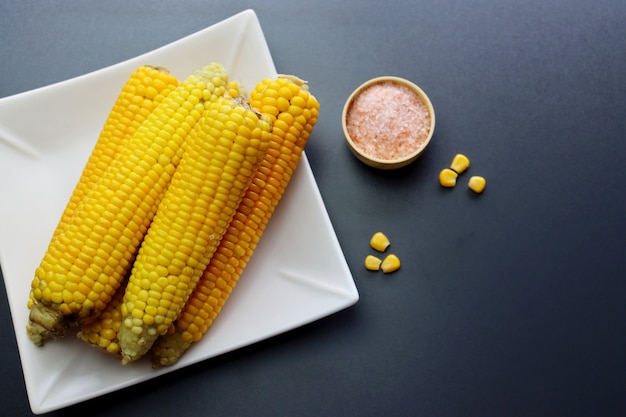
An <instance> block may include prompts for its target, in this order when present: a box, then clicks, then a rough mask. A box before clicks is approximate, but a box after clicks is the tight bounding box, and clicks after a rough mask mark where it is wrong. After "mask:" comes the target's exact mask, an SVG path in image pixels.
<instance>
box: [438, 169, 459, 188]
mask: <svg viewBox="0 0 626 417" xmlns="http://www.w3.org/2000/svg"><path fill="white" fill-rule="evenodd" d="M458 176H459V174H457V173H456V172H454V171H453V170H451V169H449V168H444V169H442V170H441V172H440V173H439V184H441V186H442V187H447V188H452V187H454V186H455V185H456V179H457V177H458Z"/></svg>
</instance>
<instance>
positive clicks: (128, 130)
mask: <svg viewBox="0 0 626 417" xmlns="http://www.w3.org/2000/svg"><path fill="white" fill-rule="evenodd" d="M177 86H178V80H177V79H176V77H174V76H173V75H171V74H170V73H169V72H168V71H167V70H166V69H165V68H160V67H152V66H147V65H146V66H141V67H139V68H137V69H136V70H135V71H134V72H133V73H132V74H131V76H130V77H129V79H128V80H127V81H126V84H125V85H124V87H123V88H122V91H121V92H120V94H119V96H118V97H117V100H116V101H115V104H114V105H113V108H112V109H111V112H110V113H109V116H108V117H107V120H106V122H105V124H104V126H103V128H102V131H101V132H100V136H99V138H98V141H97V142H96V145H95V147H94V148H93V150H92V152H91V154H90V156H89V159H88V160H87V163H86V165H85V167H84V168H83V172H82V175H81V177H80V180H79V181H78V183H77V184H76V187H75V188H74V191H73V193H72V196H71V197H70V200H69V201H68V203H67V205H66V207H65V210H64V211H63V215H62V216H61V220H60V221H59V224H58V225H57V228H56V229H55V231H54V234H53V235H52V240H54V239H56V238H57V237H58V236H59V235H60V234H61V233H62V232H63V231H64V230H65V229H66V228H67V226H68V224H69V223H70V222H71V219H72V217H73V215H74V212H75V211H76V209H77V207H78V205H79V204H80V203H81V202H82V201H83V198H84V197H85V196H86V195H87V193H88V192H89V190H90V189H91V188H93V186H94V185H95V184H96V182H97V181H98V179H100V177H102V174H103V173H104V171H105V170H106V169H107V168H108V166H109V165H111V162H112V161H113V159H114V158H115V155H117V153H118V152H119V150H120V149H121V148H122V147H124V146H125V144H126V142H127V140H128V138H129V137H130V136H132V135H133V133H135V131H136V130H137V128H138V127H139V126H140V125H141V123H143V121H144V120H146V118H148V115H150V113H152V110H154V109H155V108H156V107H157V106H158V105H159V104H160V103H161V102H162V101H163V99H164V98H165V97H167V96H168V95H169V94H170V92H171V91H172V90H174V89H175V88H176V87H177Z"/></svg>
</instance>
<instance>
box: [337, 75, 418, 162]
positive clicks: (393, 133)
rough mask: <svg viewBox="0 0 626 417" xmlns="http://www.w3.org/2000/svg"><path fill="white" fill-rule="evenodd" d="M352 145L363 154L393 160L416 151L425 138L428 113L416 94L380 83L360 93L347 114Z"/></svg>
mask: <svg viewBox="0 0 626 417" xmlns="http://www.w3.org/2000/svg"><path fill="white" fill-rule="evenodd" d="M346 128H347V130H348V134H349V135H350V138H351V139H352V141H353V142H354V144H355V146H356V147H357V148H359V149H360V150H361V151H362V152H363V153H365V154H366V155H369V156H372V157H374V158H377V159H382V160H396V159H400V158H403V157H405V156H408V155H410V154H412V153H414V152H415V151H417V150H418V149H419V148H420V147H421V146H422V145H423V144H424V142H425V141H426V139H427V138H428V133H429V131H430V114H429V113H428V108H427V107H426V104H425V103H424V101H423V100H422V98H421V97H420V96H418V95H417V93H416V92H415V91H413V90H412V89H411V88H409V87H408V86H406V85H404V84H399V83H396V82H393V81H382V82H379V83H376V84H372V85H371V86H369V87H366V88H365V89H364V90H363V91H361V92H360V93H359V94H358V95H357V97H356V98H355V99H354V100H353V102H352V104H351V106H350V108H349V109H348V112H347V115H346Z"/></svg>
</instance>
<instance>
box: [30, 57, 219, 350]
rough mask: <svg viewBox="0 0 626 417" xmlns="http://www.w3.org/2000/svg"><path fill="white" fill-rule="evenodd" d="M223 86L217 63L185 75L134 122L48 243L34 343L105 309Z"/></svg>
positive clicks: (35, 292) (35, 289) (39, 276)
mask: <svg viewBox="0 0 626 417" xmlns="http://www.w3.org/2000/svg"><path fill="white" fill-rule="evenodd" d="M227 82H228V80H227V75H226V72H225V70H224V68H223V67H222V66H221V65H219V64H217V63H213V64H210V65H207V66H206V67H203V68H201V69H199V70H198V71H197V72H196V73H195V74H192V75H190V76H189V77H187V79H185V80H184V82H182V83H181V84H180V85H179V86H178V87H177V88H176V89H175V90H174V91H173V92H172V93H170V94H169V95H168V96H167V97H166V98H165V99H164V100H163V101H162V102H161V104H159V106H158V107H157V108H155V109H154V111H153V112H152V113H151V114H150V115H149V117H148V118H147V119H146V120H145V121H144V123H142V124H141V126H140V127H139V128H138V129H137V131H136V132H135V133H134V135H133V136H132V137H131V138H130V139H129V140H128V144H127V146H125V147H123V149H121V150H120V151H119V153H118V154H117V156H116V157H115V159H114V160H113V162H112V163H111V165H110V166H109V167H108V168H107V170H106V171H105V172H104V173H103V175H102V178H101V179H100V180H99V181H98V183H97V184H96V186H95V187H94V188H93V189H92V190H91V191H90V192H89V193H88V195H87V196H85V198H84V199H83V201H82V203H81V204H80V206H79V207H78V208H77V210H76V211H75V213H74V215H73V217H72V219H71V223H70V224H69V225H68V226H67V228H66V230H65V232H64V233H62V234H61V235H60V236H59V237H58V238H57V239H55V240H54V241H53V242H51V244H50V245H49V247H48V250H47V252H46V253H45V255H44V257H43V260H42V261H41V264H40V266H39V267H38V268H37V270H36V272H35V277H34V279H33V281H32V289H31V293H32V298H33V303H32V305H31V311H30V316H29V323H28V325H27V332H28V334H29V336H30V338H31V340H32V341H33V342H34V343H35V344H37V345H41V344H43V341H44V340H45V339H47V338H49V337H59V336H62V335H63V334H64V333H65V328H66V327H68V326H69V325H72V324H76V322H77V321H79V320H84V319H88V318H91V317H92V316H94V315H97V314H98V313H99V312H100V311H102V310H103V309H104V308H105V307H106V305H107V303H108V302H109V301H110V299H111V297H112V296H113V295H114V294H115V291H116V290H117V288H118V287H119V286H120V283H121V282H122V280H123V279H124V277H126V275H127V273H128V271H129V269H130V267H131V263H132V261H133V259H134V257H135V255H136V253H137V250H138V248H139V245H140V243H141V241H142V240H143V237H144V235H145V233H146V231H147V229H148V226H149V225H150V222H151V221H152V218H153V217H154V214H155V213H156V208H157V206H158V204H159V202H160V200H161V199H162V196H163V194H164V191H165V189H166V188H167V187H168V185H169V183H170V180H171V177H172V175H173V174H174V171H175V169H176V166H177V165H178V162H179V161H180V158H181V156H182V154H183V146H182V145H183V142H184V141H185V139H186V137H187V135H188V133H189V131H190V130H191V129H192V128H193V126H194V125H195V124H196V122H197V121H198V120H199V119H200V116H201V114H202V113H203V112H204V109H205V107H206V106H207V105H208V103H210V102H211V101H214V100H216V99H217V97H221V96H223V95H224V93H225V90H226V85H227Z"/></svg>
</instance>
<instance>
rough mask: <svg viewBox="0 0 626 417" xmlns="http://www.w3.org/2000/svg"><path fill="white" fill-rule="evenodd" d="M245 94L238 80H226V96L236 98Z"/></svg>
mask: <svg viewBox="0 0 626 417" xmlns="http://www.w3.org/2000/svg"><path fill="white" fill-rule="evenodd" d="M245 95H246V93H245V90H244V88H243V86H242V85H241V84H240V83H239V82H237V81H235V80H231V81H229V82H228V88H227V89H226V97H227V98H231V99H236V98H238V97H244V96H245Z"/></svg>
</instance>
